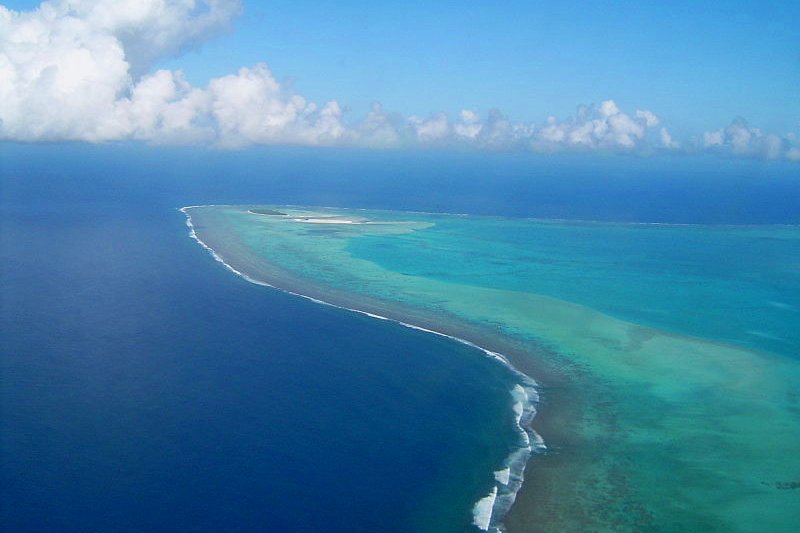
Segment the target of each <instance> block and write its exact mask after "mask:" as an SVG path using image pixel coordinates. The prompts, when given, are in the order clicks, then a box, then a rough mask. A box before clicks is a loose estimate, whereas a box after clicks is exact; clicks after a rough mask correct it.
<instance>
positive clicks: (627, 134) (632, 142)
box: [531, 100, 659, 151]
mask: <svg viewBox="0 0 800 533" xmlns="http://www.w3.org/2000/svg"><path fill="white" fill-rule="evenodd" d="M658 123H659V120H658V118H657V117H656V116H655V115H654V114H653V113H652V112H650V111H637V112H636V113H635V115H634V116H630V115H628V114H627V113H624V112H623V111H621V110H620V108H619V107H618V106H617V104H616V103H615V102H614V101H613V100H606V101H604V102H602V103H601V104H600V106H599V107H598V108H596V109H595V108H593V107H585V106H582V107H580V108H578V112H577V114H576V115H575V117H573V118H570V119H568V120H564V121H558V120H557V119H555V118H554V117H550V118H549V119H548V120H547V124H546V125H545V126H544V127H542V128H541V129H539V130H538V131H536V132H534V134H533V137H532V139H531V145H532V146H533V148H534V149H535V150H540V151H556V150H563V149H573V150H575V149H577V150H597V149H601V150H612V151H632V150H635V149H637V148H641V147H642V146H643V145H644V144H645V140H646V136H647V133H648V130H649V129H651V128H652V127H654V126H655V125H656V124H658Z"/></svg>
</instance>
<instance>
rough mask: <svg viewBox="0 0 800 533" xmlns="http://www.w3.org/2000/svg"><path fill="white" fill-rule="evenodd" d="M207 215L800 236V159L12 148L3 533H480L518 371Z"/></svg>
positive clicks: (6, 251) (0, 434)
mask: <svg viewBox="0 0 800 533" xmlns="http://www.w3.org/2000/svg"><path fill="white" fill-rule="evenodd" d="M205 203H270V204H305V205H333V206H346V207H369V208H389V209H413V210H425V211H447V212H467V213H474V214H502V215H510V216H535V217H542V218H573V219H583V220H618V221H646V222H681V223H714V224H716V223H721V224H760V223H795V224H796V223H800V207H798V205H800V167H798V166H797V165H788V164H783V163H763V162H752V161H728V160H715V161H711V162H709V161H704V160H697V159H692V158H676V159H644V158H625V157H607V158H584V157H580V156H574V157H561V156H558V157H556V156H549V157H543V156H531V155H513V154H471V153H470V154H466V153H435V152H425V153H416V154H409V153H400V152H380V151H378V152H369V151H344V152H342V151H333V150H310V149H275V150H259V151H246V152H215V151H201V150H196V149H183V148H155V147H144V146H128V145H107V146H84V145H49V146H48V145H39V146H33V145H11V144H5V145H0V379H1V380H2V381H1V382H0V446H2V448H1V449H0V456H1V457H0V458H1V459H2V464H1V465H0V498H1V503H2V508H1V509H0V513H1V514H0V529H2V530H4V531H20V532H22V531H209V530H212V531H226V530H229V531H248V530H250V531H348V532H352V531H415V530H422V529H425V528H428V529H432V530H445V528H444V526H443V524H454V525H455V526H454V530H456V531H458V530H462V529H463V528H464V525H465V524H468V523H469V521H470V515H469V511H470V507H471V505H472V502H474V501H475V498H476V497H479V496H480V494H475V493H473V492H471V491H470V490H469V489H468V487H471V486H473V485H476V484H480V481H481V479H482V477H486V476H488V477H491V475H492V474H491V469H492V466H493V465H495V464H496V463H497V461H498V460H499V459H500V458H502V457H503V456H504V450H503V449H502V446H503V438H505V437H504V435H505V433H504V432H505V431H506V428H507V427H508V424H509V420H510V417H511V413H510V411H509V408H510V403H511V398H510V396H509V395H508V389H509V386H510V383H511V382H512V378H511V376H510V375H509V373H508V372H507V371H506V370H505V369H503V368H502V367H501V366H499V365H498V364H496V363H494V362H492V361H490V360H489V359H487V358H485V357H483V356H481V355H480V353H479V352H477V351H476V350H470V349H468V348H466V347H463V346H460V345H458V344H456V343H453V342H448V341H446V340H445V339H440V338H436V337H432V336H430V335H427V334H424V333H421V332H417V331H413V330H409V329H407V328H403V327H401V326H397V325H393V324H390V323H384V322H381V321H375V320H372V319H369V318H366V317H362V316H359V315H356V314H353V313H349V312H346V311H342V310H338V309H334V308H327V307H323V306H319V305H316V304H314V303H311V302H308V301H304V300H301V299H298V298H295V297H292V296H288V295H285V294H283V293H280V292H278V291H274V290H270V289H266V288H263V287H258V286H255V285H252V284H249V283H247V282H246V281H244V280H242V279H241V278H239V277H237V276H234V275H232V274H231V273H230V272H228V271H227V270H225V269H224V268H221V266H220V265H219V264H218V263H216V262H214V261H213V259H212V258H211V257H210V256H209V255H208V254H207V253H206V252H205V251H204V250H203V249H202V248H200V247H199V246H198V245H197V244H196V243H195V242H194V241H192V240H190V239H189V238H188V237H187V228H186V227H185V225H184V216H183V215H182V214H181V213H180V212H178V211H177V208H178V207H181V206H184V205H190V204H205ZM464 487H467V489H464Z"/></svg>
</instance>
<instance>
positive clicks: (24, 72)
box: [0, 0, 344, 147]
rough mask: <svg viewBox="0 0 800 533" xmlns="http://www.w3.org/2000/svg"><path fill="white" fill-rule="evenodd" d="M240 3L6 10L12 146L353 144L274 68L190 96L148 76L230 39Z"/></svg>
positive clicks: (3, 78) (161, 77)
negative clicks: (183, 54) (186, 53)
mask: <svg viewBox="0 0 800 533" xmlns="http://www.w3.org/2000/svg"><path fill="white" fill-rule="evenodd" d="M238 12H239V2H238V0H202V1H195V0H172V1H169V0H96V1H88V0H58V1H52V2H44V3H43V4H41V5H40V6H39V8H38V9H36V10H35V11H30V12H14V11H11V10H9V9H6V8H5V7H3V6H0V101H2V103H3V105H2V106H0V139H13V140H22V141H36V140H82V141H92V142H101V141H113V140H124V139H140V140H146V141H151V142H183V143H187V142H210V143H214V144H217V145H219V146H225V147H238V146H245V145H248V144H254V143H271V142H284V143H302V144H325V143H329V142H332V141H334V140H336V139H338V138H339V137H341V136H342V135H343V132H344V127H343V126H342V123H341V115H342V112H341V109H340V107H339V105H338V104H337V103H336V102H335V101H331V102H328V103H326V104H325V105H323V106H321V107H318V106H317V105H316V104H314V103H312V102H307V101H306V100H305V99H304V98H303V97H302V96H299V95H296V94H292V93H290V92H288V91H287V90H286V89H285V87H283V86H281V84H280V83H279V82H278V81H277V80H276V79H275V78H274V76H273V75H272V73H271V72H270V71H269V69H268V68H267V67H266V66H265V65H263V64H260V65H256V66H254V67H252V68H242V69H240V70H239V71H238V73H236V74H232V75H229V76H224V77H221V78H217V79H213V80H211V81H210V82H209V84H208V86H207V87H205V88H196V87H192V86H190V85H189V84H188V83H187V82H186V81H185V79H184V77H183V75H182V74H181V73H180V72H173V71H166V70H160V71H157V72H155V73H152V74H147V73H146V71H147V69H148V67H149V66H150V64H151V63H152V62H153V61H154V60H155V59H158V58H160V57H164V56H168V55H171V54H174V53H176V52H178V51H180V50H181V49H183V48H185V47H187V46H191V45H192V44H194V43H196V42H198V41H199V40H202V39H204V38H207V37H208V36H209V35H211V34H214V33H216V32H218V31H220V30H222V29H224V28H225V27H226V26H227V25H228V23H229V22H230V19H231V18H232V17H233V16H234V15H235V14H237V13H238Z"/></svg>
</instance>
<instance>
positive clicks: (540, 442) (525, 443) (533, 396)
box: [178, 204, 547, 533]
mask: <svg viewBox="0 0 800 533" xmlns="http://www.w3.org/2000/svg"><path fill="white" fill-rule="evenodd" d="M202 207H220V205H218V204H207V205H189V206H185V207H181V208H180V209H178V210H179V211H180V212H181V213H183V214H184V215H185V216H186V226H187V227H188V228H189V237H191V238H192V239H194V240H195V241H197V243H198V244H200V246H202V247H203V248H205V249H206V250H207V251H208V253H210V254H211V256H212V257H213V258H214V259H215V260H216V261H217V262H219V263H222V264H223V265H224V266H225V268H227V269H228V270H230V271H231V272H233V273H234V274H236V275H237V276H239V277H241V278H243V279H245V280H246V281H248V282H250V283H252V284H254V285H260V286H262V287H269V288H271V289H275V290H278V291H281V292H283V293H285V294H291V295H292V296H298V297H300V298H304V299H306V300H310V301H312V302H314V303H317V304H320V305H326V306H329V307H335V308H336V309H343V310H345V311H350V312H353V313H358V314H361V315H366V316H368V317H370V318H375V319H377V320H386V321H388V322H393V323H395V324H399V325H401V326H403V327H406V328H410V329H414V330H417V331H423V332H425V333H430V334H433V335H438V336H440V337H445V338H447V339H450V340H453V341H456V342H458V343H460V344H463V345H465V346H469V347H470V348H475V349H477V350H479V351H481V352H483V353H484V354H485V355H487V356H488V357H489V358H491V359H494V360H496V361H498V362H500V363H501V364H503V365H504V366H506V367H507V368H508V369H510V370H511V371H512V373H513V374H514V375H515V376H517V377H518V378H519V379H520V381H521V384H518V385H515V386H514V388H513V389H512V390H511V395H512V397H513V398H514V400H515V402H514V406H513V409H514V413H515V418H516V428H515V429H516V430H517V432H518V434H519V435H520V437H521V440H522V444H521V445H520V446H519V447H518V448H517V449H516V450H514V451H512V452H511V454H509V456H508V457H507V458H506V461H505V464H504V465H503V468H502V469H501V470H498V471H496V472H495V481H496V483H495V485H493V486H492V488H491V490H490V493H489V494H488V495H487V496H485V497H483V498H481V499H479V500H478V501H477V502H476V503H475V505H474V507H473V511H472V513H473V524H474V525H475V526H476V527H478V528H479V529H481V530H482V531H489V532H491V533H494V532H503V531H505V528H504V527H503V524H502V520H503V518H504V517H505V515H506V514H507V513H508V511H509V510H510V509H511V506H512V505H513V504H514V501H515V500H516V497H517V493H518V492H519V489H520V488H521V487H522V483H523V482H524V480H525V478H524V474H525V466H526V465H527V463H528V460H529V459H530V457H531V455H532V454H533V453H534V452H536V453H540V452H543V451H544V450H546V449H547V445H546V444H545V442H544V439H542V437H541V435H539V434H538V433H537V432H536V431H534V430H533V429H532V428H531V427H530V423H531V421H532V420H533V418H534V417H535V416H536V406H535V404H536V403H538V402H539V393H538V391H537V389H536V387H538V383H536V380H534V379H533V378H532V377H530V376H528V375H527V374H525V373H523V372H520V371H519V370H517V368H516V367H514V365H513V364H511V362H510V361H509V360H508V359H507V358H506V357H505V356H503V355H502V354H500V353H498V352H495V351H492V350H489V349H487V348H484V347H482V346H479V345H477V344H475V343H474V342H471V341H468V340H466V339H462V338H460V337H456V336H453V335H448V334H447V333H443V332H441V331H436V330H433V329H428V328H424V327H422V326H417V325H415V324H411V323H408V322H403V321H402V320H397V319H394V318H389V317H386V316H383V315H378V314H375V313H370V312H369V311H363V310H361V309H354V308H352V307H344V306H342V305H337V304H333V303H330V302H326V301H324V300H320V299H318V298H314V297H313V296H308V295H306V294H301V293H299V292H294V291H290V290H288V289H283V288H281V287H276V286H275V285H272V284H270V283H267V282H265V281H261V280H258V279H255V278H253V277H251V276H249V275H247V274H245V273H244V272H241V271H240V270H237V269H236V268H234V267H233V266H231V265H230V264H228V263H226V262H225V260H224V259H223V258H222V257H221V256H220V255H219V254H218V253H217V252H216V251H215V250H214V249H213V248H211V247H210V246H208V245H207V244H206V243H205V242H203V240H202V239H200V237H198V236H197V232H196V231H195V229H194V224H193V223H192V216H191V215H190V214H189V210H190V209H193V208H202ZM506 470H508V472H506ZM498 493H499V494H498Z"/></svg>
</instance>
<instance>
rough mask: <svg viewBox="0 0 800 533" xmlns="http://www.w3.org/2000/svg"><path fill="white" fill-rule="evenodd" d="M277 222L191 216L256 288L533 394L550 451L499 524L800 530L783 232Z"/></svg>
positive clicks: (795, 245)
mask: <svg viewBox="0 0 800 533" xmlns="http://www.w3.org/2000/svg"><path fill="white" fill-rule="evenodd" d="M278 209H279V210H280V211H281V212H285V213H287V215H286V216H279V215H259V214H252V213H249V212H248V207H231V206H219V207H203V208H195V209H192V210H191V211H190V214H191V216H192V218H193V221H194V222H195V226H196V231H197V233H198V236H199V237H200V238H201V239H202V240H203V241H204V242H206V243H207V244H208V245H209V246H211V248H213V249H214V250H215V251H216V252H217V253H218V254H219V255H220V256H221V257H222V258H223V259H224V260H225V261H226V262H227V263H229V264H231V265H232V266H234V267H235V268H237V269H239V270H241V271H243V272H245V273H247V274H248V275H250V276H252V277H254V278H257V279H261V280H263V281H266V282H269V283H272V284H274V285H277V286H279V287H284V288H289V289H292V290H296V291H298V292H303V293H304V294H309V295H311V296H316V297H319V298H321V299H325V300H327V301H331V302H332V303H337V304H340V305H344V306H348V307H356V308H362V309H366V310H371V311H386V312H385V313H384V314H387V315H389V316H392V317H393V318H399V319H405V320H406V321H408V322H412V323H420V322H423V323H424V325H427V326H433V327H436V328H438V329H439V330H441V331H445V332H447V333H452V334H457V335H458V336H461V337H464V338H468V339H469V340H471V341H474V342H477V343H478V344H481V345H484V346H485V345H487V344H489V346H487V347H489V348H492V349H495V348H500V349H501V351H503V353H506V354H507V355H508V356H509V357H510V358H511V359H512V362H513V363H514V364H515V365H517V366H518V367H519V368H520V369H522V370H524V371H525V372H527V373H529V374H531V375H532V377H533V378H535V379H537V380H539V381H540V382H541V384H542V394H543V405H542V406H541V407H540V416H539V417H537V419H536V420H534V427H535V428H536V429H537V430H538V431H539V432H540V433H541V434H542V435H543V436H544V438H545V440H546V442H547V443H548V447H549V452H548V453H547V454H545V455H544V456H537V457H536V458H535V459H534V460H533V461H531V463H530V464H529V465H528V470H527V472H526V479H527V481H526V485H525V487H524V488H523V490H522V492H521V493H520V495H519V498H518V501H517V504H516V505H515V506H514V508H513V509H512V512H511V513H510V515H509V516H508V517H507V520H506V524H507V526H508V527H509V529H511V530H512V531H528V530H530V531H539V530H544V531H587V530H591V531H643V530H644V531H700V530H704V531H705V530H708V531H793V530H794V528H795V527H796V524H797V523H798V522H800V488H798V486H800V397H799V396H800V362H799V361H798V359H797V358H798V356H799V355H800V354H799V353H798V347H800V229H799V228H797V227H788V226H785V227H780V226H770V227H704V226H646V225H614V224H593V223H566V222H562V223H558V222H542V221H536V220H523V219H506V218H501V217H473V216H454V215H435V214H421V213H405V212H387V211H353V210H342V209H321V208H313V209H311V208H309V209H305V208H288V207H280V208H278ZM332 220H333V221H339V222H342V221H345V220H350V221H354V222H366V221H369V223H357V224H344V223H327V222H330V221H332Z"/></svg>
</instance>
